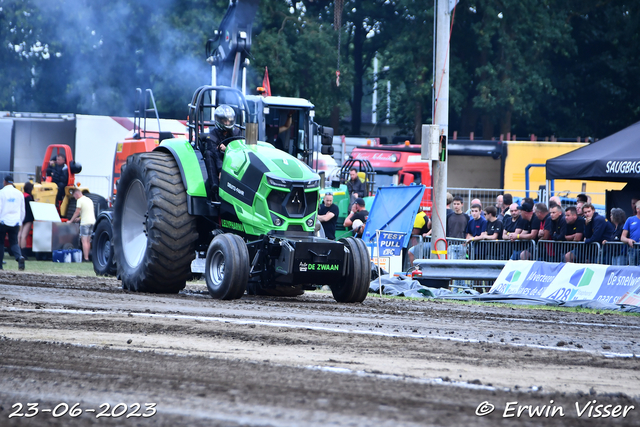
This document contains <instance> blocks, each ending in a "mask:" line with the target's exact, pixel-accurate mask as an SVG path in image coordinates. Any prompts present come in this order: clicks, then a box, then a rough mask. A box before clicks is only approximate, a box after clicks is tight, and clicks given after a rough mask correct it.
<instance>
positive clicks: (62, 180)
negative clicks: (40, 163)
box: [46, 164, 69, 203]
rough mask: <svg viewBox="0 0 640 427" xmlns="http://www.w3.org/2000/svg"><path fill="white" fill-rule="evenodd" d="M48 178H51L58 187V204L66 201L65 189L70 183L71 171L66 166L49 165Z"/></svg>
mask: <svg viewBox="0 0 640 427" xmlns="http://www.w3.org/2000/svg"><path fill="white" fill-rule="evenodd" d="M46 173H47V176H50V177H51V181H53V182H55V183H56V184H57V185H58V194H57V195H56V203H57V202H61V201H62V200H63V199H64V188H65V187H66V186H67V184H68V183H69V169H68V168H67V165H66V164H62V165H59V164H55V165H54V166H51V165H49V167H48V168H47V172H46Z"/></svg>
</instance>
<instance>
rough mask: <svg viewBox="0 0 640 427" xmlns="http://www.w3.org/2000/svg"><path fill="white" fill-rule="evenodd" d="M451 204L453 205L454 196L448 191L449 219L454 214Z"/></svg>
mask: <svg viewBox="0 0 640 427" xmlns="http://www.w3.org/2000/svg"><path fill="white" fill-rule="evenodd" d="M451 203H453V194H451V193H449V192H448V191H447V218H449V215H451V214H452V213H453V209H451Z"/></svg>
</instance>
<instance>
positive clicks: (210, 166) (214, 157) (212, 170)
mask: <svg viewBox="0 0 640 427" xmlns="http://www.w3.org/2000/svg"><path fill="white" fill-rule="evenodd" d="M232 136H240V129H238V128H235V127H234V128H233V129H232V130H222V129H220V128H218V127H216V128H214V129H213V130H212V131H211V132H209V134H208V135H206V136H205V137H204V139H203V145H204V147H203V148H204V152H203V153H202V156H203V157H204V164H205V166H206V168H207V175H208V176H209V178H208V180H207V187H208V188H207V189H208V190H213V189H217V188H218V186H219V185H220V177H219V175H220V171H221V170H222V160H224V152H223V151H221V150H220V144H221V143H222V141H224V140H225V139H227V138H231V137H232Z"/></svg>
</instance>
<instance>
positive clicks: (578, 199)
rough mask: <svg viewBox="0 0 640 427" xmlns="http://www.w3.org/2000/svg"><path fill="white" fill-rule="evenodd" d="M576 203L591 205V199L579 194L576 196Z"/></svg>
mask: <svg viewBox="0 0 640 427" xmlns="http://www.w3.org/2000/svg"><path fill="white" fill-rule="evenodd" d="M577 202H582V203H583V204H585V203H591V197H589V196H587V195H586V194H584V193H580V194H578V195H577V196H576V203H577Z"/></svg>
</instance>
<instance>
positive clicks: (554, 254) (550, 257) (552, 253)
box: [539, 203, 567, 262]
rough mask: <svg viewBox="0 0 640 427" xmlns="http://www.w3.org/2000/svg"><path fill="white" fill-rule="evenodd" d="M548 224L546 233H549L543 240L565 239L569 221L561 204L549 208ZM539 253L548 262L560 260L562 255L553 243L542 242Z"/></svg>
mask: <svg viewBox="0 0 640 427" xmlns="http://www.w3.org/2000/svg"><path fill="white" fill-rule="evenodd" d="M546 225H549V228H546V227H545V233H548V236H547V237H546V238H545V239H543V240H554V241H564V239H565V235H566V234H567V222H566V221H565V219H564V215H563V214H562V207H561V206H560V205H558V204H555V203H554V205H553V206H552V207H551V208H550V209H549V218H548V219H547V224H545V226H546ZM561 252H564V251H561ZM539 254H540V256H541V259H542V260H543V261H548V262H560V257H561V255H562V254H561V253H560V252H559V251H558V248H557V247H556V246H554V244H551V243H540V246H539Z"/></svg>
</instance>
